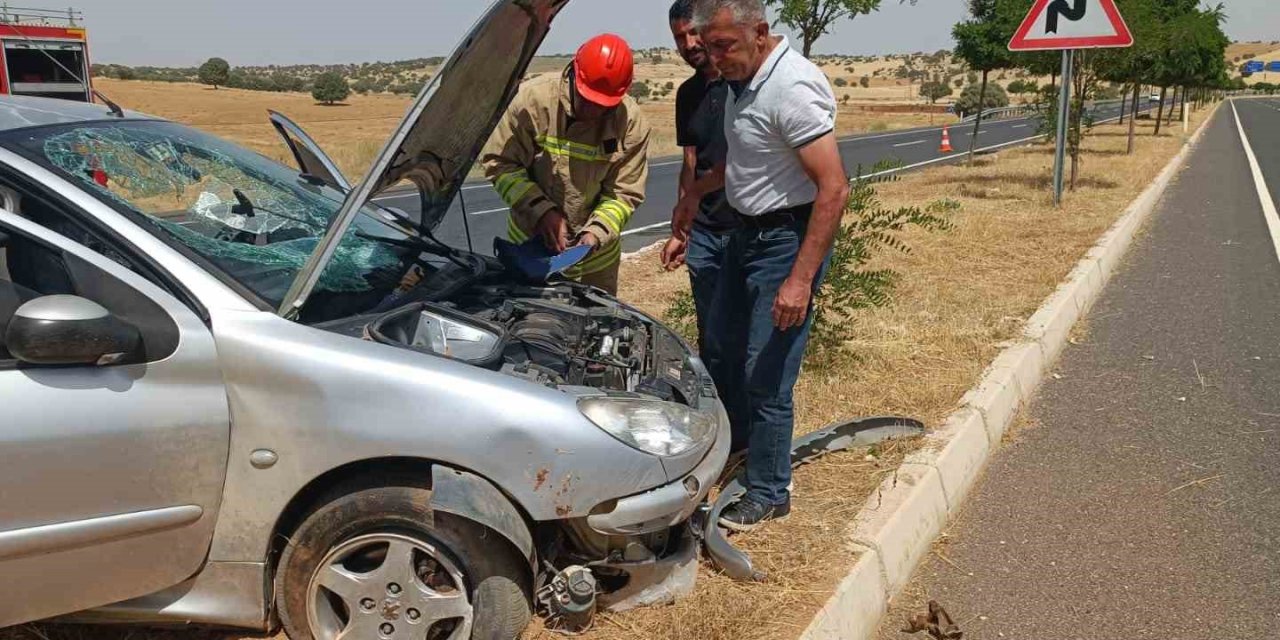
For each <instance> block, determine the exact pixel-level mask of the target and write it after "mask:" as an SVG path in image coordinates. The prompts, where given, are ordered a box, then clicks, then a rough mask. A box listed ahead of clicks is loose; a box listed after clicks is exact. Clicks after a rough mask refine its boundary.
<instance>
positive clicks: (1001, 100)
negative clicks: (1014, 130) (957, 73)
mask: <svg viewBox="0 0 1280 640" xmlns="http://www.w3.org/2000/svg"><path fill="white" fill-rule="evenodd" d="M981 91H982V85H980V84H969V85H967V86H965V88H964V90H963V91H961V92H960V99H959V100H956V110H957V111H960V112H961V113H966V114H968V113H976V112H977V111H978V94H979V93H981ZM1007 106H1009V94H1008V93H1006V92H1005V90H1004V88H1003V87H1001V86H1000V85H998V84H996V83H994V82H989V83H987V93H986V94H985V96H984V97H983V99H982V108H983V109H998V108H1000V107H1007Z"/></svg>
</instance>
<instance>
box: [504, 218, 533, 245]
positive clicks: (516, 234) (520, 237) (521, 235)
mask: <svg viewBox="0 0 1280 640" xmlns="http://www.w3.org/2000/svg"><path fill="white" fill-rule="evenodd" d="M507 239H508V240H510V241H512V242H514V243H516V244H523V243H525V242H527V241H528V240H529V236H527V235H525V232H524V231H522V230H521V229H520V225H518V224H516V219H515V218H513V217H511V216H507Z"/></svg>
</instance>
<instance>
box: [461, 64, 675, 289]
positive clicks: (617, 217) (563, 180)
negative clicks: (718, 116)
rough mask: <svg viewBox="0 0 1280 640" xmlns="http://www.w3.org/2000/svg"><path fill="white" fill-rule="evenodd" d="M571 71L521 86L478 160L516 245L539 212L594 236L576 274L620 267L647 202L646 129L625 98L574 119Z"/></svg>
mask: <svg viewBox="0 0 1280 640" xmlns="http://www.w3.org/2000/svg"><path fill="white" fill-rule="evenodd" d="M570 82H572V79H571V78H570V76H569V74H568V73H567V71H566V73H562V74H560V75H558V76H556V75H547V76H543V77H540V78H536V79H534V80H530V81H529V82H526V83H525V84H524V85H523V86H522V87H521V88H520V92H519V94H517V95H516V97H515V99H514V101H513V102H512V103H511V107H510V108H509V109H507V113H506V115H505V116H504V117H503V118H502V121H501V122H500V123H499V124H498V128H497V129H496V130H495V131H494V133H493V136H492V137H491V138H490V139H489V144H488V146H487V147H485V150H484V155H483V156H481V159H482V162H483V164H484V171H485V175H486V176H487V177H488V178H489V180H491V181H492V182H493V186H494V188H495V189H496V190H497V191H498V195H499V196H501V197H502V199H503V201H505V202H506V204H507V206H509V207H510V208H511V214H510V217H509V219H508V221H507V233H508V235H509V236H510V239H511V240H512V241H513V242H524V241H526V240H528V239H529V238H530V237H532V236H534V235H535V234H534V229H535V228H536V227H537V224H538V220H540V219H541V218H542V216H543V214H545V213H547V212H548V211H550V210H552V209H559V210H560V211H562V212H563V213H564V214H565V218H566V219H567V220H568V223H569V231H570V234H571V235H572V236H577V234H579V233H581V232H582V231H587V230H589V231H591V232H592V233H593V234H594V235H595V236H596V237H598V238H599V239H600V245H599V246H598V247H597V248H596V250H595V251H594V252H593V253H592V254H591V255H590V256H589V257H588V258H587V259H586V260H584V261H583V262H582V263H581V264H580V265H578V266H577V267H575V268H574V269H573V270H571V271H570V272H568V273H566V275H568V276H569V277H580V276H583V275H586V274H589V273H595V272H597V271H603V270H605V269H607V268H610V267H612V266H614V265H615V264H617V262H618V260H619V258H620V257H621V256H622V242H621V239H622V231H623V229H625V228H626V227H627V223H628V222H629V221H630V220H631V214H632V213H634V212H635V210H636V208H637V207H639V206H640V204H641V203H642V202H644V188H645V180H647V179H648V177H649V157H648V156H649V135H650V129H649V125H648V123H646V122H645V120H644V116H643V115H642V114H641V113H640V107H639V106H638V105H637V104H636V102H635V101H634V100H632V99H631V98H629V97H628V98H626V99H625V100H624V101H623V102H622V104H620V105H618V107H616V108H615V109H613V110H612V111H611V112H610V113H609V114H608V115H606V116H605V117H604V118H602V119H600V120H598V121H595V122H580V121H575V120H574V119H573V98H572V95H571V94H570V91H569V83H570Z"/></svg>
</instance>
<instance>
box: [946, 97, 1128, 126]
mask: <svg viewBox="0 0 1280 640" xmlns="http://www.w3.org/2000/svg"><path fill="white" fill-rule="evenodd" d="M1127 101H1128V98H1112V99H1110V100H1088V101H1086V103H1085V108H1086V109H1091V108H1095V107H1098V106H1099V105H1104V104H1116V103H1120V102H1127ZM1038 113H1040V106H1039V105H1036V104H1020V105H1014V106H1011V107H1000V108H998V109H986V110H984V111H983V112H982V121H983V122H986V121H988V120H1002V119H1005V118H1015V117H1020V116H1029V115H1035V114H1038ZM977 119H978V115H977V114H974V115H971V116H965V117H964V118H961V119H960V124H964V123H972V122H973V121H974V120H977Z"/></svg>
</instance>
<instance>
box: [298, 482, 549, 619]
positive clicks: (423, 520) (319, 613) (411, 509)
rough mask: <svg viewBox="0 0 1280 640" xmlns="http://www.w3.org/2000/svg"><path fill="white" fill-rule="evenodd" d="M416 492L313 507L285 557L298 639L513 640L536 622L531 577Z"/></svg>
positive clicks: (482, 534)
mask: <svg viewBox="0 0 1280 640" xmlns="http://www.w3.org/2000/svg"><path fill="white" fill-rule="evenodd" d="M430 496H431V492H430V491H429V490H427V489H424V488H419V487H378V488H372V489H365V490H360V491H354V492H351V493H348V494H346V495H343V496H341V497H339V498H337V499H335V500H332V501H330V502H328V503H326V504H324V505H323V506H321V507H319V508H318V509H316V510H315V511H314V512H312V513H311V515H310V516H308V517H307V518H306V519H305V520H304V521H303V523H302V524H301V525H300V526H299V527H298V529H297V531H296V532H295V534H294V535H293V537H292V540H291V542H290V544H289V545H288V546H287V547H286V548H285V551H284V553H283V555H282V556H281V558H280V565H279V570H278V571H277V572H276V583H275V587H276V603H277V608H278V610H279V612H280V619H281V622H282V623H283V624H284V627H285V631H286V632H287V633H288V634H289V637H290V638H292V639H293V640H400V639H405V640H410V639H412V640H421V639H424V638H425V639H427V640H470V639H476V640H510V639H511V638H514V637H516V636H517V635H518V634H519V633H520V631H521V630H522V629H523V628H524V626H525V624H527V623H528V621H529V617H530V615H531V612H530V605H529V596H528V589H527V587H526V586H525V585H526V583H527V580H526V579H525V574H526V572H525V571H524V569H523V568H522V567H521V566H520V562H519V560H518V558H516V557H515V555H516V554H514V553H513V552H512V551H511V550H510V549H509V548H507V547H505V545H503V543H502V542H500V538H499V537H498V536H494V535H486V533H488V532H486V531H485V530H484V529H483V527H481V526H479V525H477V524H475V523H472V522H470V521H467V520H464V519H461V518H457V517H453V516H450V515H449V514H443V513H434V514H433V513H432V512H431V510H430V507H429V506H428V505H429V504H430Z"/></svg>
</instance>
